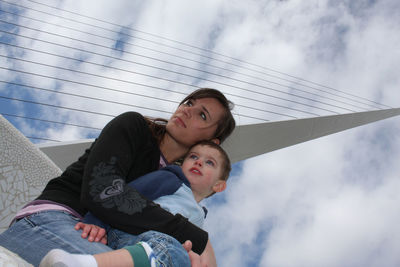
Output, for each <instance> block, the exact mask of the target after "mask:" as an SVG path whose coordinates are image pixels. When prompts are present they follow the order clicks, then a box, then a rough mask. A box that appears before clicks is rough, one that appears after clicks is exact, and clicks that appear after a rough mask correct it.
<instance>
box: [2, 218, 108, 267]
mask: <svg viewBox="0 0 400 267" xmlns="http://www.w3.org/2000/svg"><path fill="white" fill-rule="evenodd" d="M77 222H79V219H78V218H76V217H75V216H73V215H71V214H68V213H66V212H63V211H56V210H50V211H43V212H38V213H35V214H32V215H29V216H26V217H25V218H22V219H20V220H19V221H17V222H16V223H14V224H13V225H12V226H11V227H10V228H8V229H7V230H6V231H4V232H3V233H1V234H0V245H1V246H3V247H5V248H7V249H9V250H11V251H13V252H14V253H17V254H18V255H20V256H21V257H22V258H23V259H25V260H26V261H27V262H29V263H31V264H33V265H34V266H38V265H39V263H40V261H41V260H42V258H43V257H44V256H45V255H46V254H47V252H49V251H50V250H51V249H53V248H60V249H63V250H65V251H68V252H70V253H85V254H96V253H101V252H106V251H111V250H112V249H111V248H109V247H108V246H106V245H103V244H101V243H98V242H97V243H95V242H89V241H87V239H83V238H82V237H81V231H77V230H75V229H74V226H75V224H76V223H77Z"/></svg>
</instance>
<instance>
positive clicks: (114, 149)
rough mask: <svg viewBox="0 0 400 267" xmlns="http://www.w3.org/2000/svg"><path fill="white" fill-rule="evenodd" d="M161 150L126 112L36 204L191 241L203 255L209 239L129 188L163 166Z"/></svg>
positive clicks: (127, 228)
mask: <svg viewBox="0 0 400 267" xmlns="http://www.w3.org/2000/svg"><path fill="white" fill-rule="evenodd" d="M159 161H160V150H159V147H158V144H157V142H156V140H155V138H154V137H153V136H152V134H151V132H150V129H149V127H148V125H147V122H146V121H145V119H144V118H143V116H142V115H140V114H138V113H135V112H127V113H124V114H121V115H119V116H118V117H116V118H114V119H113V120H111V121H110V122H109V123H108V124H107V125H106V126H105V127H104V129H103V130H102V132H101V133H100V135H99V137H98V138H97V139H96V141H95V142H94V143H93V144H92V146H91V147H90V148H89V149H87V150H86V151H85V153H84V154H83V155H82V156H81V157H80V158H79V160H78V161H76V162H74V163H73V164H71V165H70V166H69V167H68V168H67V169H66V170H65V171H64V172H63V173H62V174H61V176H60V177H57V178H54V179H52V180H51V181H50V182H49V183H48V184H47V186H46V188H45V189H44V190H43V192H42V194H41V195H40V196H39V197H38V198H37V199H43V200H51V201H54V202H57V203H60V204H63V205H66V206H68V207H70V208H72V209H74V210H75V211H77V212H78V213H80V214H81V215H82V216H83V215H84V214H85V213H86V212H87V211H90V212H92V213H93V214H94V215H95V216H97V217H98V218H100V219H101V220H103V221H104V222H106V223H108V224H110V225H111V226H113V227H114V228H117V229H120V230H122V231H125V232H127V233H130V234H134V235H138V234H141V233H143V232H145V231H148V230H155V231H159V232H162V233H165V234H168V235H171V236H173V237H174V238H175V239H177V240H178V241H179V242H181V243H183V242H185V241H186V240H191V241H192V243H193V251H194V252H196V253H201V252H202V251H203V250H204V248H205V246H206V243H207V240H208V234H207V232H205V231H203V230H202V229H200V228H198V227H196V226H195V225H193V224H191V223H190V222H189V221H188V220H187V219H186V218H184V217H183V216H181V215H179V214H178V215H172V214H171V213H169V212H167V211H165V210H163V209H162V208H161V207H160V206H158V205H156V204H154V203H153V202H152V201H149V200H147V199H146V198H144V197H143V196H141V195H140V194H139V193H138V192H137V191H136V190H135V189H133V188H132V187H129V186H127V183H129V182H130V181H132V180H134V179H136V178H138V177H140V176H142V175H144V174H146V173H148V172H151V171H154V170H157V169H158V167H159Z"/></svg>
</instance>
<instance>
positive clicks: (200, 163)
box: [194, 159, 203, 167]
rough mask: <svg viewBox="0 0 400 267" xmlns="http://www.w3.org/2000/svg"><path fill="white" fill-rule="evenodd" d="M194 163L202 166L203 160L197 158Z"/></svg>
mask: <svg viewBox="0 0 400 267" xmlns="http://www.w3.org/2000/svg"><path fill="white" fill-rule="evenodd" d="M194 164H196V165H199V166H200V167H201V166H202V165H203V163H202V161H201V160H200V159H198V160H196V161H195V162H194Z"/></svg>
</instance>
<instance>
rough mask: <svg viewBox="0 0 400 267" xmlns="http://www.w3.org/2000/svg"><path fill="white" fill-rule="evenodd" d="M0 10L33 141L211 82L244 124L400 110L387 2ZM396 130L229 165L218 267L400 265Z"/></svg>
mask: <svg viewBox="0 0 400 267" xmlns="http://www.w3.org/2000/svg"><path fill="white" fill-rule="evenodd" d="M50 6H53V7H56V8H52V7H50ZM0 9H1V12H0V42H1V43H0V113H1V114H3V115H4V116H5V117H6V118H7V119H9V120H10V121H11V122H12V123H13V124H14V125H15V126H16V127H17V128H18V129H19V130H20V131H21V132H23V133H24V134H25V135H26V136H29V137H32V139H31V140H32V141H33V142H35V143H36V142H43V141H46V140H44V139H49V140H57V141H66V140H77V139H82V138H93V137H96V136H97V135H98V133H99V130H98V129H101V128H102V127H103V126H104V124H105V123H107V122H108V121H109V120H110V119H111V118H112V117H113V116H116V115H118V114H120V113H122V112H124V111H127V110H136V111H139V112H141V113H143V114H145V115H148V116H157V117H164V118H168V117H169V116H170V113H171V112H173V111H174V108H175V107H176V104H177V103H176V102H177V101H179V100H180V99H182V98H183V97H184V95H186V94H187V93H189V92H191V91H193V90H195V89H196V88H199V87H205V86H206V87H214V88H218V89H220V90H221V91H223V92H224V93H225V94H226V95H227V97H228V98H229V99H231V100H232V101H233V102H235V104H236V107H235V110H234V112H235V118H236V120H237V123H238V124H241V125H244V124H252V123H262V122H266V121H276V120H288V119H295V118H307V117H315V116H323V115H334V114H342V113H349V112H358V111H365V110H373V109H382V108H389V107H400V90H399V89H398V86H399V84H400V75H399V74H398V69H399V66H398V65H399V62H400V3H398V1H396V0H385V1H383V0H381V1H373V0H359V1H351V0H347V1H328V0H319V1H317V0H309V1H298V0H282V1H277V0H257V1H255V0H242V1H236V0H234V1H227V0H205V1H177V0H175V1H173V0H171V1H136V0H135V1H134V0H114V1H106V0H103V1H99V0H96V1H92V0H90V1H89V0H86V1H72V0H68V1H50V0H37V1H36V0H35V1H27V0H19V1H12V0H0ZM65 10H67V11H69V12H66V11H65ZM17 116H20V117H17ZM21 117H24V118H21ZM27 117H29V118H33V119H35V120H33V119H28V118H27ZM38 119H41V120H42V121H39V120H38ZM43 120H46V121H47V122H45V121H43ZM49 121H52V123H51V122H49ZM62 123H64V124H62ZM66 123H67V124H68V125H67V124H66ZM72 124H73V125H72ZM78 126H79V127H78ZM399 132H400V118H396V117H395V118H392V119H387V120H384V121H381V122H377V123H373V124H369V125H366V126H362V127H358V128H356V129H352V130H347V131H344V132H341V133H338V134H334V135H331V136H327V137H323V138H320V139H317V140H314V141H310V142H306V143H303V144H299V145H296V146H293V147H289V148H285V149H282V150H278V151H275V152H271V153H268V154H265V155H260V156H258V157H255V158H252V159H249V160H246V161H243V162H239V163H237V164H235V165H234V171H233V172H232V175H231V178H230V181H229V183H228V189H227V191H226V192H224V193H221V194H220V195H216V196H215V197H214V198H213V199H212V200H211V199H210V200H207V201H206V203H205V204H206V205H207V207H208V208H209V216H208V219H207V220H206V221H207V222H206V229H207V230H208V231H209V233H210V237H211V241H212V243H213V245H214V248H215V250H216V254H217V258H218V263H219V266H341V267H342V266H399V265H400V254H399V253H398V252H399V250H400V230H399V227H398V225H399V223H400V208H399V205H398V203H400V194H399V192H400V179H399V178H400V164H399V159H400V137H399V134H398V133H399ZM38 138H41V139H38ZM266 138H268V137H266Z"/></svg>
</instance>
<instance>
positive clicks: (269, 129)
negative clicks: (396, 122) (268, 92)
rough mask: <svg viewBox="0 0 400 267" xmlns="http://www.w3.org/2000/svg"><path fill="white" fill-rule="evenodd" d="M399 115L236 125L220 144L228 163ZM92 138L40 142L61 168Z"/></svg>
mask: <svg viewBox="0 0 400 267" xmlns="http://www.w3.org/2000/svg"><path fill="white" fill-rule="evenodd" d="M397 115H400V108H392V109H382V110H374V111H365V112H356V113H348V114H340V115H331V116H320V117H313V118H306V119H296V120H287V121H276V122H266V123H260V124H251V125H240V126H237V127H236V128H235V130H234V132H233V133H232V135H231V136H230V137H229V138H228V139H227V140H226V141H225V142H224V144H223V145H222V146H223V147H224V149H225V150H226V151H227V153H228V155H229V156H230V158H231V161H232V163H235V162H238V161H241V160H244V159H248V158H251V157H254V156H258V155H261V154H264V153H268V152H271V151H274V150H277V149H281V148H285V147H288V146H292V145H296V144H299V143H303V142H306V141H310V140H313V139H316V138H319V137H322V136H326V135H330V134H333V133H337V132H341V131H344V130H347V129H351V128H354V127H357V126H361V125H364V124H368V123H371V122H375V121H379V120H383V119H387V118H390V117H393V116H397ZM92 142H93V139H86V140H80V141H75V142H62V143H55V144H40V145H38V148H39V149H40V150H42V151H43V152H44V153H45V154H46V155H47V156H48V157H49V158H50V159H51V160H52V161H53V162H54V163H55V164H56V165H57V166H58V167H59V168H60V169H62V170H64V169H65V168H66V167H67V166H68V165H69V164H70V163H72V162H74V161H75V160H77V159H78V157H79V156H80V155H81V154H82V153H83V151H84V150H85V149H86V148H88V147H89V146H90V144H91V143H92Z"/></svg>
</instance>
